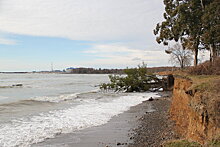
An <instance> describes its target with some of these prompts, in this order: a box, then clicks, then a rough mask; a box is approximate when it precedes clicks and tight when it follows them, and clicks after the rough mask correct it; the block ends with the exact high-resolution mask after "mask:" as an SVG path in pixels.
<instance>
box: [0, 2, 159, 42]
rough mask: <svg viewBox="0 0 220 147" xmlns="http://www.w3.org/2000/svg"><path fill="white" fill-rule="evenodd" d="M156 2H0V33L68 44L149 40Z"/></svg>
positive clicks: (157, 3)
mask: <svg viewBox="0 0 220 147" xmlns="http://www.w3.org/2000/svg"><path fill="white" fill-rule="evenodd" d="M162 12H163V4H162V2H161V1H160V0H151V1H149V0H147V1H146V0H1V2H0V22H1V23H0V31H4V32H9V33H15V34H24V35H34V36H53V37H54V36H55V37H65V38H69V39H72V40H91V41H97V40H122V39H124V40H129V39H130V40H134V39H136V40H139V39H141V38H142V39H143V38H146V39H147V38H152V29H153V28H154V27H155V24H156V23H157V22H159V21H160V20H161V19H162Z"/></svg>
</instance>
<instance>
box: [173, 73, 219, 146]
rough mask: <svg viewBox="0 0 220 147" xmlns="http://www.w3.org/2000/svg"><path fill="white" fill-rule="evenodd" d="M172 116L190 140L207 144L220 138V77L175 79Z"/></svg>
mask: <svg viewBox="0 0 220 147" xmlns="http://www.w3.org/2000/svg"><path fill="white" fill-rule="evenodd" d="M170 117H171V119H172V120H174V122H175V124H176V126H175V130H176V132H177V133H178V134H180V135H181V136H183V137H184V138H186V139H187V140H189V141H196V142H199V143H200V144H207V143H208V142H209V141H210V140H212V139H213V138H215V137H219V135H220V76H207V75H206V76H186V77H185V76H184V77H183V76H175V81H174V87H173V97H172V103H171V107H170Z"/></svg>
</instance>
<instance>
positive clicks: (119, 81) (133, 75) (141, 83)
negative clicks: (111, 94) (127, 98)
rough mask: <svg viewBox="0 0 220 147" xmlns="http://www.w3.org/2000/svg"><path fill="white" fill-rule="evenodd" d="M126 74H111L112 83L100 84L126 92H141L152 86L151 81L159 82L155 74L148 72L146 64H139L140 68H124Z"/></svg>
mask: <svg viewBox="0 0 220 147" xmlns="http://www.w3.org/2000/svg"><path fill="white" fill-rule="evenodd" d="M124 73H125V74H126V75H124V76H119V75H109V79H110V83H103V84H101V85H100V88H101V89H104V90H114V91H125V92H134V91H136V92H141V91H147V90H149V88H151V85H150V83H151V81H152V80H153V81H154V82H159V79H158V78H157V77H156V76H155V75H149V74H147V68H146V66H145V65H142V66H138V68H131V69H129V68H127V69H125V70H124Z"/></svg>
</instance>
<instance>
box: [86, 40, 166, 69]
mask: <svg viewBox="0 0 220 147" xmlns="http://www.w3.org/2000/svg"><path fill="white" fill-rule="evenodd" d="M83 53H85V54H87V56H94V57H96V58H95V59H94V60H90V61H89V62H87V61H85V62H84V65H87V66H89V65H91V66H97V67H98V66H100V65H102V66H105V67H120V68H125V67H135V66H137V65H138V64H140V63H141V62H145V63H147V64H148V65H149V66H157V65H167V64H168V58H169V56H168V55H166V54H165V53H164V51H158V50H140V49H133V48H129V47H127V46H120V45H115V44H113V45H112V44H96V45H93V47H92V48H91V49H88V50H85V51H83ZM161 63H162V64H161Z"/></svg>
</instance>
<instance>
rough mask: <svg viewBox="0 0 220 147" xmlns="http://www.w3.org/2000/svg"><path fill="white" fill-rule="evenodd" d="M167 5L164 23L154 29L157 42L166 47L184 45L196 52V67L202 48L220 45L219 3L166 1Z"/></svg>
mask: <svg viewBox="0 0 220 147" xmlns="http://www.w3.org/2000/svg"><path fill="white" fill-rule="evenodd" d="M164 5H165V13H164V19H165V20H164V21H163V22H162V23H158V24H157V26H156V28H155V29H154V34H155V35H157V37H156V41H157V42H158V43H163V44H164V45H168V42H169V41H171V40H174V41H176V42H177V41H181V43H182V45H183V46H184V47H185V48H187V49H191V50H193V52H194V65H197V63H198V50H199V49H200V47H201V45H204V46H205V47H206V49H209V47H210V44H213V43H212V42H215V43H214V44H219V39H218V38H219V14H220V12H219V6H220V5H219V0H164ZM206 36H208V37H206ZM214 47H216V46H214Z"/></svg>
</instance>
